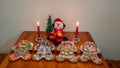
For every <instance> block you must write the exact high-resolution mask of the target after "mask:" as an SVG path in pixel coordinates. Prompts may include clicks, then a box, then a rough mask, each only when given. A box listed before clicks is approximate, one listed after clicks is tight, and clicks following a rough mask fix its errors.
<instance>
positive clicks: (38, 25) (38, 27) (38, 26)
mask: <svg viewBox="0 0 120 68" xmlns="http://www.w3.org/2000/svg"><path fill="white" fill-rule="evenodd" d="M37 31H38V38H40V22H39V21H37Z"/></svg>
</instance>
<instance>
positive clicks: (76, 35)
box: [75, 21, 79, 38]
mask: <svg viewBox="0 0 120 68" xmlns="http://www.w3.org/2000/svg"><path fill="white" fill-rule="evenodd" d="M78 26H79V22H78V21H77V22H76V34H75V38H77V37H78Z"/></svg>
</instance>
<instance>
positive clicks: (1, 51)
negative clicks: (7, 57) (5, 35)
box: [0, 35, 19, 54]
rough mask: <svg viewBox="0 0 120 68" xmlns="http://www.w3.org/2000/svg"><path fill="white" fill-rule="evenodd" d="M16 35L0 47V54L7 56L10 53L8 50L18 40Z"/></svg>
mask: <svg viewBox="0 0 120 68" xmlns="http://www.w3.org/2000/svg"><path fill="white" fill-rule="evenodd" d="M18 37H19V36H18V35H17V36H14V37H12V38H9V39H8V40H7V41H6V42H5V43H4V44H2V45H1V46H0V54H7V53H9V51H10V48H11V47H12V46H13V45H14V44H15V42H16V41H17V39H18Z"/></svg>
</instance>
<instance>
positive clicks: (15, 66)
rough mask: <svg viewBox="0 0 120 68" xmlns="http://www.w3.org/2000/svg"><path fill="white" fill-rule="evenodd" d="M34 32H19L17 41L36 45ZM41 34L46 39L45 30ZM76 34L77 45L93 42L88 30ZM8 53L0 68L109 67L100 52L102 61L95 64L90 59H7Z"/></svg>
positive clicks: (66, 33)
mask: <svg viewBox="0 0 120 68" xmlns="http://www.w3.org/2000/svg"><path fill="white" fill-rule="evenodd" d="M36 34H37V32H36V31H24V32H23V33H22V34H21V36H20V38H19V39H18V40H17V42H18V41H20V40H28V41H31V42H33V43H34V45H36V44H37V43H36V42H35V37H36ZM41 35H42V37H43V39H47V34H46V33H45V32H41ZM63 35H64V36H65V37H67V38H68V39H69V40H70V41H72V38H73V37H74V32H64V33H63ZM78 35H79V37H80V42H79V43H76V46H77V47H79V46H80V45H81V44H83V43H84V42H86V41H93V42H94V40H93V39H92V37H91V35H90V34H89V32H79V34H78ZM17 42H16V43H17ZM16 43H15V44H16ZM55 46H57V45H55ZM33 53H34V52H33ZM10 54H12V52H11V51H10V52H9V53H8V55H7V56H6V57H5V59H4V60H3V62H2V64H1V66H0V68H109V67H108V64H107V63H106V60H105V59H104V57H103V56H102V55H101V54H100V58H101V59H102V61H103V63H102V64H100V65H96V64H94V63H92V62H90V61H89V62H81V61H79V62H77V63H71V62H69V61H64V62H57V61H55V60H53V61H46V60H44V59H42V60H40V61H33V60H32V59H31V60H27V61H25V60H22V59H19V60H16V61H9V56H10Z"/></svg>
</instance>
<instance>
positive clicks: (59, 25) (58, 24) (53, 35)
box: [49, 18, 65, 43]
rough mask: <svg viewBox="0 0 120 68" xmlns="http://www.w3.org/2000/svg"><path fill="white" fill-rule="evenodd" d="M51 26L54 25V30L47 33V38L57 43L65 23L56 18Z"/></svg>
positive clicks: (61, 38)
mask: <svg viewBox="0 0 120 68" xmlns="http://www.w3.org/2000/svg"><path fill="white" fill-rule="evenodd" d="M53 27H54V32H50V33H49V40H51V41H54V42H57V43H61V42H62V41H63V37H64V36H63V34H62V31H63V29H64V28H65V24H64V23H63V21H62V20H61V19H60V18H57V19H55V20H54V24H53ZM54 42H53V43H54Z"/></svg>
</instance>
